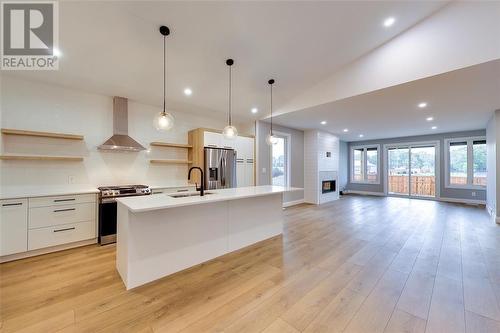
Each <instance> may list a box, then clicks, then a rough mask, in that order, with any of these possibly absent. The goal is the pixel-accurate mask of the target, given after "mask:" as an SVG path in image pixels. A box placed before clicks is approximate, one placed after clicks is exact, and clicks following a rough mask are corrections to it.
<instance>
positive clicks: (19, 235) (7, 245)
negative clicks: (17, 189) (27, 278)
mask: <svg viewBox="0 0 500 333" xmlns="http://www.w3.org/2000/svg"><path fill="white" fill-rule="evenodd" d="M0 203H1V204H0V205H1V206H0V209H1V213H0V256H7V255H10V254H15V253H20V252H25V251H27V250H28V200H27V199H12V200H0Z"/></svg>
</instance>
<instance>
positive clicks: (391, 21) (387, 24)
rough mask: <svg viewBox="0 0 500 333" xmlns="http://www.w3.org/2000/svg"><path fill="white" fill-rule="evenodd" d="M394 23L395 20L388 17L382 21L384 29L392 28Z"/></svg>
mask: <svg viewBox="0 0 500 333" xmlns="http://www.w3.org/2000/svg"><path fill="white" fill-rule="evenodd" d="M394 22H396V19H395V18H394V17H388V18H386V19H385V20H384V27H386V28H388V27H390V26H392V25H393V24H394Z"/></svg>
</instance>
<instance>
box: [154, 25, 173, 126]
mask: <svg viewBox="0 0 500 333" xmlns="http://www.w3.org/2000/svg"><path fill="white" fill-rule="evenodd" d="M160 33H161V34H162V35H163V111H161V112H159V113H158V114H157V115H156V117H155V119H154V126H155V127H156V129H157V130H158V131H168V130H169V129H171V128H172V127H173V126H174V117H173V116H172V115H171V114H170V113H168V112H167V109H166V104H167V103H166V99H167V96H166V95H167V83H166V78H167V55H166V51H167V47H166V44H167V41H166V39H167V36H168V35H169V34H170V29H169V28H168V27H166V26H164V25H162V26H161V27H160Z"/></svg>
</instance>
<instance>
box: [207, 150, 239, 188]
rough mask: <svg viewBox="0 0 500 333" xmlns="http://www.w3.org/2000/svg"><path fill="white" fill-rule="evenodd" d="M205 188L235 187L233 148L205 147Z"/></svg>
mask: <svg viewBox="0 0 500 333" xmlns="http://www.w3.org/2000/svg"><path fill="white" fill-rule="evenodd" d="M204 153H205V168H204V174H205V188H206V189H209V190H213V189H218V188H231V187H236V152H235V151H234V150H233V149H223V148H209V147H205V152H204Z"/></svg>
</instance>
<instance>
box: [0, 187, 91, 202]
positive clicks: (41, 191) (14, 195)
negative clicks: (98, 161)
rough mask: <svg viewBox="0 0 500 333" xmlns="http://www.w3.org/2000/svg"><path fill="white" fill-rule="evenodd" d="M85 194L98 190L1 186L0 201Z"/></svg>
mask: <svg viewBox="0 0 500 333" xmlns="http://www.w3.org/2000/svg"><path fill="white" fill-rule="evenodd" d="M87 193H99V190H97V187H93V186H91V185H61V186H41V185H40V186H2V188H1V189H0V199H19V198H32V197H47V196H56V195H68V194H87Z"/></svg>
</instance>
